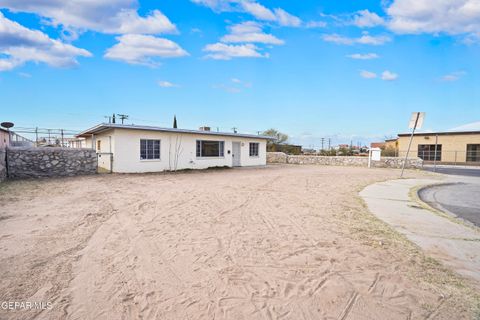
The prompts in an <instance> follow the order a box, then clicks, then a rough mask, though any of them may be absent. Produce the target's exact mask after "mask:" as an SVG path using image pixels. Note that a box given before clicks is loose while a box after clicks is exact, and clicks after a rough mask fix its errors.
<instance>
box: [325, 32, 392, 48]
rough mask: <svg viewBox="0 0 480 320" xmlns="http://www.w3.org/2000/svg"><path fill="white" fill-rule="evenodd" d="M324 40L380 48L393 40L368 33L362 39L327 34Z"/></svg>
mask: <svg viewBox="0 0 480 320" xmlns="http://www.w3.org/2000/svg"><path fill="white" fill-rule="evenodd" d="M322 39H323V40H324V41H327V42H333V43H335V44H342V45H354V44H367V45H374V46H379V45H382V44H385V43H387V42H390V41H391V40H392V39H391V38H390V37H388V36H371V35H369V34H368V33H364V34H363V35H362V36H361V37H358V38H349V37H344V36H341V35H338V34H335V33H334V34H325V35H323V36H322Z"/></svg>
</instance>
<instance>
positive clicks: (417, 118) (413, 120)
mask: <svg viewBox="0 0 480 320" xmlns="http://www.w3.org/2000/svg"><path fill="white" fill-rule="evenodd" d="M424 119H425V112H412V116H411V117H410V122H409V124H408V128H409V129H420V128H422V126H423V120H424Z"/></svg>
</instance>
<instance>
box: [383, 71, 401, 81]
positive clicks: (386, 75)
mask: <svg viewBox="0 0 480 320" xmlns="http://www.w3.org/2000/svg"><path fill="white" fill-rule="evenodd" d="M397 78H398V74H396V73H393V72H391V71H388V70H385V71H383V73H382V80H385V81H394V80H397Z"/></svg>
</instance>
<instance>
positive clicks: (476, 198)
mask: <svg viewBox="0 0 480 320" xmlns="http://www.w3.org/2000/svg"><path fill="white" fill-rule="evenodd" d="M477 171H480V170H477ZM419 196H420V198H421V199H422V200H423V201H425V202H427V203H428V204H430V205H431V206H433V207H434V208H437V209H439V210H441V211H446V212H448V213H451V214H454V215H456V216H459V217H461V218H463V219H465V220H468V221H470V222H472V223H473V224H475V225H476V226H479V227H480V184H476V183H452V184H446V185H439V186H433V187H430V188H426V189H423V190H421V191H420V192H419Z"/></svg>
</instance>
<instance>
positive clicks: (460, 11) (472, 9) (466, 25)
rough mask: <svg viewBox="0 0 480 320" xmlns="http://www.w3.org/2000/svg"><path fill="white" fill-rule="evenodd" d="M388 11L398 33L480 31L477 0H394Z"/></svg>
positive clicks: (391, 27) (390, 22)
mask: <svg viewBox="0 0 480 320" xmlns="http://www.w3.org/2000/svg"><path fill="white" fill-rule="evenodd" d="M386 11H387V14H388V15H389V16H390V20H389V22H388V27H389V28H390V29H391V30H393V31H395V32H397V33H410V34H412V33H413V34H415V33H440V32H445V33H448V34H468V33H473V34H477V35H478V34H479V33H480V32H479V30H480V1H478V0H442V1H434V2H432V1H431V0H393V1H392V2H391V4H390V5H389V6H388V8H387V9H386Z"/></svg>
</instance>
